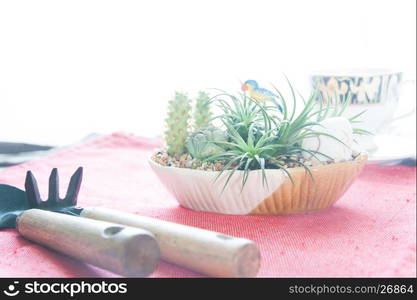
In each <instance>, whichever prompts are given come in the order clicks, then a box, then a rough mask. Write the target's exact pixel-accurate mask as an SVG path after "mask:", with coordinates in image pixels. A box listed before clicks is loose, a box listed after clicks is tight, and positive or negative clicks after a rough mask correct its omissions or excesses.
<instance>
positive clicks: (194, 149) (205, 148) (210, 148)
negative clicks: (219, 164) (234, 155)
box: [186, 127, 227, 160]
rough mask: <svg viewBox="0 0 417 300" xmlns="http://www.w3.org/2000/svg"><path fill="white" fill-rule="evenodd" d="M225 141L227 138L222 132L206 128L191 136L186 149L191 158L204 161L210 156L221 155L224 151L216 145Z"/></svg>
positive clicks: (213, 128)
mask: <svg viewBox="0 0 417 300" xmlns="http://www.w3.org/2000/svg"><path fill="white" fill-rule="evenodd" d="M226 141H227V136H226V133H225V132H224V131H223V130H221V129H219V128H215V127H207V128H204V129H201V130H199V131H197V132H195V133H194V134H192V135H191V136H190V138H189V139H188V141H187V144H186V147H187V150H188V153H189V154H190V155H191V156H192V157H193V158H197V159H200V160H204V159H206V158H208V157H210V156H213V155H218V154H220V153H223V152H224V151H225V149H224V148H223V147H221V146H219V145H218V144H219V143H222V142H226Z"/></svg>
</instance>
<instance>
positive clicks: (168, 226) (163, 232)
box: [81, 207, 260, 277]
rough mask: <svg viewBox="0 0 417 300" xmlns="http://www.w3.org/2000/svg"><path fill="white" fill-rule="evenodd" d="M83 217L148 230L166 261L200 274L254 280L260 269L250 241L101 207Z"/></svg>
mask: <svg viewBox="0 0 417 300" xmlns="http://www.w3.org/2000/svg"><path fill="white" fill-rule="evenodd" d="M81 216H82V217H86V218H91V219H96V220H103V221H107V222H113V223H118V224H123V225H127V226H132V227H138V228H142V229H145V230H148V231H150V232H152V233H153V234H154V235H155V238H156V239H157V241H158V244H159V248H160V250H161V258H162V259H163V260H165V261H168V262H171V263H174V264H177V265H179V266H182V267H186V268H188V269H190V270H193V271H197V272H199V273H203V274H207V275H211V276H216V277H253V276H255V275H256V274H257V272H258V269H259V264H260V253H259V250H258V248H257V247H256V245H255V244H254V243H253V242H252V241H250V240H247V239H242V238H235V237H232V236H227V235H224V234H221V233H218V232H213V231H209V230H203V229H199V228H195V227H190V226H185V225H181V224H176V223H171V222H167V221H162V220H158V219H154V218H149V217H144V216H138V215H134V214H129V213H123V212H120V211H116V210H112V209H107V208H101V207H87V208H84V209H83V211H82V212H81Z"/></svg>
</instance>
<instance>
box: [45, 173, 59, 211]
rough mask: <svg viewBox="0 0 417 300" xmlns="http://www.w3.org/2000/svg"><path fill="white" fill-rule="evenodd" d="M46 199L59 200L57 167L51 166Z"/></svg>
mask: <svg viewBox="0 0 417 300" xmlns="http://www.w3.org/2000/svg"><path fill="white" fill-rule="evenodd" d="M47 201H48V202H49V201H50V202H55V203H56V202H58V201H59V176H58V169H57V168H53V169H52V172H51V175H50V176H49V193H48V200H47Z"/></svg>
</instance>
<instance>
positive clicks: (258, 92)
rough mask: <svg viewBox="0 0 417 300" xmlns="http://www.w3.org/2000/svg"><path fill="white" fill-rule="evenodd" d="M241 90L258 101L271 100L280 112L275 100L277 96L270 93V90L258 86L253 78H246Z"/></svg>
mask: <svg viewBox="0 0 417 300" xmlns="http://www.w3.org/2000/svg"><path fill="white" fill-rule="evenodd" d="M242 91H245V92H246V91H247V92H248V94H249V97H251V98H252V99H255V100H256V101H259V102H263V103H265V102H273V103H275V105H277V107H278V109H279V110H280V111H281V112H282V108H281V106H280V105H279V104H278V103H277V102H276V101H275V98H277V96H276V95H275V94H274V93H272V92H271V91H270V90H267V89H264V88H261V87H259V85H258V83H257V82H256V81H255V80H246V81H245V83H244V84H243V85H242Z"/></svg>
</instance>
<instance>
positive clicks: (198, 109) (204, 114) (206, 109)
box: [194, 91, 212, 131]
mask: <svg viewBox="0 0 417 300" xmlns="http://www.w3.org/2000/svg"><path fill="white" fill-rule="evenodd" d="M211 118H212V113H211V111H210V98H209V95H208V94H207V93H205V92H202V91H200V92H199V93H198V97H197V99H196V104H195V110H194V130H195V131H197V130H200V129H202V128H205V127H208V125H209V123H210V119H211Z"/></svg>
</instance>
